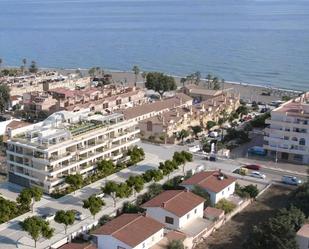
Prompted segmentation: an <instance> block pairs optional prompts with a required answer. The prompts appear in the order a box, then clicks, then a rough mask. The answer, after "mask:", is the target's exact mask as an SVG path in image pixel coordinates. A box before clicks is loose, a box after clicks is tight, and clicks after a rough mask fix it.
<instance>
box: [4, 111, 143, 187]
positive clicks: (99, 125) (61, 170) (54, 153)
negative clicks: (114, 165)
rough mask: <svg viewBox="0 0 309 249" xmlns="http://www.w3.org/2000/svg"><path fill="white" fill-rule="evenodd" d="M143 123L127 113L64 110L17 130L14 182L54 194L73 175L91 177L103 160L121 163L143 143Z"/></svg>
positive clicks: (11, 158) (11, 161) (12, 143)
mask: <svg viewBox="0 0 309 249" xmlns="http://www.w3.org/2000/svg"><path fill="white" fill-rule="evenodd" d="M138 133H139V129H138V128H137V122H135V121H133V120H124V117H123V114H118V113H113V114H110V115H98V114H94V113H92V112H90V111H89V110H83V111H80V112H68V111H61V112H56V113H54V114H52V115H51V116H49V117H48V118H47V119H46V120H44V121H43V122H41V123H37V124H34V125H30V126H26V127H22V128H20V129H15V130H14V131H12V133H11V134H9V135H10V139H9V140H8V148H7V167H8V174H9V181H10V182H13V183H16V184H19V185H22V186H26V187H28V186H33V185H35V186H39V187H41V188H42V189H43V190H44V192H46V193H51V192H53V191H54V190H55V188H59V189H60V188H62V187H64V186H65V183H64V180H65V177H66V176H67V175H70V174H76V173H80V174H82V175H87V174H90V173H92V172H93V171H94V170H95V168H96V163H97V162H98V161H100V160H102V159H111V160H113V161H117V160H119V159H121V158H123V157H124V155H125V153H126V151H127V150H128V148H130V147H131V146H133V145H134V144H135V143H136V142H138V141H139V138H138Z"/></svg>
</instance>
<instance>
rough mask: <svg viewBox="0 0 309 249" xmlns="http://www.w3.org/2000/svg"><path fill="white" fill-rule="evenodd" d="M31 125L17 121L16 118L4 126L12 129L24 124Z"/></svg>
mask: <svg viewBox="0 0 309 249" xmlns="http://www.w3.org/2000/svg"><path fill="white" fill-rule="evenodd" d="M28 125H31V124H30V123H27V122H24V121H18V120H13V121H12V122H10V123H9V124H8V125H7V126H6V127H7V128H11V129H12V130H14V129H18V128H21V127H24V126H28Z"/></svg>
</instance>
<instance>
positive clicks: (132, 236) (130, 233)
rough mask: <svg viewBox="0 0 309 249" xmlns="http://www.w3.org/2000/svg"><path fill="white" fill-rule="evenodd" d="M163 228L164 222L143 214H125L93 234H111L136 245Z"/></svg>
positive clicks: (133, 245)
mask: <svg viewBox="0 0 309 249" xmlns="http://www.w3.org/2000/svg"><path fill="white" fill-rule="evenodd" d="M163 228H164V225H163V224H161V223H160V222H158V221H156V220H154V219H152V218H150V217H146V216H144V215H142V214H123V215H121V216H119V217H117V218H115V219H113V220H112V221H110V222H108V223H106V224H105V225H103V226H101V227H99V228H98V229H96V230H95V231H94V232H93V234H94V235H110V236H113V237H115V238H116V239H118V240H120V241H122V242H124V243H125V244H127V245H129V246H131V247H135V246H137V245H138V244H140V243H141V242H143V241H144V240H146V239H148V238H149V237H151V236H152V235H153V234H155V233H157V232H158V231H160V230H161V229H163Z"/></svg>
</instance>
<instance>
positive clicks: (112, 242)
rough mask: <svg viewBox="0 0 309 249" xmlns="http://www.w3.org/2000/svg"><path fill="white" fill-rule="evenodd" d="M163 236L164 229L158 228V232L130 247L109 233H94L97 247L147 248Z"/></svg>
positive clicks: (109, 248) (101, 248)
mask: <svg viewBox="0 0 309 249" xmlns="http://www.w3.org/2000/svg"><path fill="white" fill-rule="evenodd" d="M163 236H164V229H163V228H162V229H160V230H159V231H158V232H156V233H154V234H153V235H152V236H150V237H149V238H147V239H146V240H144V241H142V242H141V243H140V244H139V245H137V246H135V247H130V246H129V245H127V244H125V243H123V242H122V241H120V240H118V239H116V238H114V237H113V236H110V235H96V237H97V240H98V249H117V247H118V246H121V247H123V248H125V249H148V248H150V247H152V246H153V245H154V244H156V243H158V242H159V241H160V240H161V239H162V238H163Z"/></svg>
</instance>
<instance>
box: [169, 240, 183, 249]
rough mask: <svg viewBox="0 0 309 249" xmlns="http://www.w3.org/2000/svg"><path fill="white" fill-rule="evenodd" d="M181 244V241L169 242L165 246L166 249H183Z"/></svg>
mask: <svg viewBox="0 0 309 249" xmlns="http://www.w3.org/2000/svg"><path fill="white" fill-rule="evenodd" d="M184 248H185V247H184V245H183V242H182V241H181V240H171V241H169V242H168V244H167V245H166V249H184Z"/></svg>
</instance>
